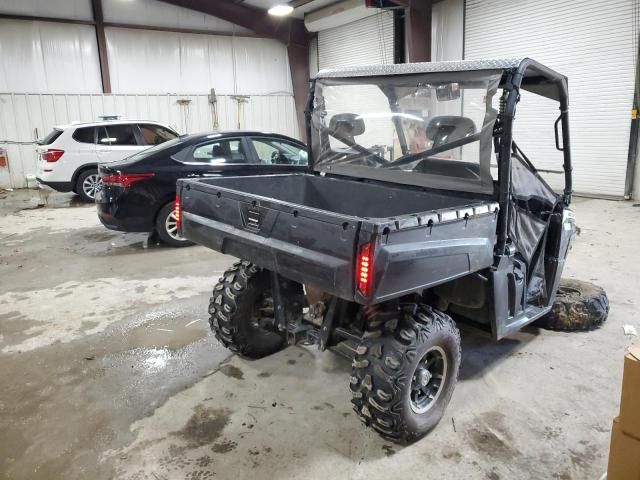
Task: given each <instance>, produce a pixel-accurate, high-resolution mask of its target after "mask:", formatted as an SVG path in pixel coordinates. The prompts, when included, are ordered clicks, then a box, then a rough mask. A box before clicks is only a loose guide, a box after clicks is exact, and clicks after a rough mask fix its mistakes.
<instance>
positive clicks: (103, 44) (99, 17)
mask: <svg viewBox="0 0 640 480" xmlns="http://www.w3.org/2000/svg"><path fill="white" fill-rule="evenodd" d="M91 7H92V9H93V20H94V21H95V22H96V23H95V29H96V40H97V42H98V60H99V62H100V76H101V78H102V93H111V75H110V74H109V57H108V55H107V38H106V36H105V33H104V16H103V14H102V0H91Z"/></svg>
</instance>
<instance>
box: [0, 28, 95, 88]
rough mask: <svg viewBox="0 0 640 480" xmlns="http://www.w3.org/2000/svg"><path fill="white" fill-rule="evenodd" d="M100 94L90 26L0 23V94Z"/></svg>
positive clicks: (93, 38)
mask: <svg viewBox="0 0 640 480" xmlns="http://www.w3.org/2000/svg"><path fill="white" fill-rule="evenodd" d="M101 91H102V84H101V81H100V65H99V63H98V46H97V44H96V31H95V29H94V28H93V27H91V26H88V25H72V24H63V23H49V22H27V21H16V20H0V92H14V93H18V92H22V93H24V92H30V93H100V92H101Z"/></svg>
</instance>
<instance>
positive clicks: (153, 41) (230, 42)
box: [105, 28, 292, 95]
mask: <svg viewBox="0 0 640 480" xmlns="http://www.w3.org/2000/svg"><path fill="white" fill-rule="evenodd" d="M105 30H106V36H107V50H108V56H109V67H110V70H111V85H112V90H113V92H114V93H123V94H131V93H140V94H142V93H145V94H146V93H154V94H160V93H175V92H188V93H204V92H208V91H209V89H210V88H211V87H213V88H215V89H216V92H218V93H220V94H234V93H237V94H242V95H268V94H272V93H279V94H281V93H289V94H291V92H292V87H291V75H290V72H289V62H288V58H287V49H286V47H285V45H284V44H283V43H281V42H278V41H276V40H270V39H265V38H260V39H258V38H247V37H224V36H215V35H200V34H186V33H168V32H156V31H149V30H130V29H124V28H107V29H105ZM132 45H135V48H132Z"/></svg>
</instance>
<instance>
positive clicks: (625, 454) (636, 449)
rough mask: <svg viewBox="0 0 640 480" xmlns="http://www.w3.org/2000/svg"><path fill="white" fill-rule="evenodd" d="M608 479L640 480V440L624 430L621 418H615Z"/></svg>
mask: <svg viewBox="0 0 640 480" xmlns="http://www.w3.org/2000/svg"><path fill="white" fill-rule="evenodd" d="M607 480H640V440H636V439H635V438H633V437H630V436H629V435H625V434H624V432H623V431H622V428H621V425H620V420H619V418H616V419H614V420H613V428H612V430H611V449H610V450H609V468H608V470H607Z"/></svg>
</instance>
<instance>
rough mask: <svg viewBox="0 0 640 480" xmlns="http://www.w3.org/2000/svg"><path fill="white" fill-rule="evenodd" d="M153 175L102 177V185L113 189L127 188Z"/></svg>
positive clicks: (138, 174)
mask: <svg viewBox="0 0 640 480" xmlns="http://www.w3.org/2000/svg"><path fill="white" fill-rule="evenodd" d="M154 175H155V174H153V173H115V174H113V175H102V183H103V184H104V185H111V186H113V187H124V188H127V187H129V186H131V184H133V183H136V182H140V181H142V180H147V179H148V178H151V177H153V176H154Z"/></svg>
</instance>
